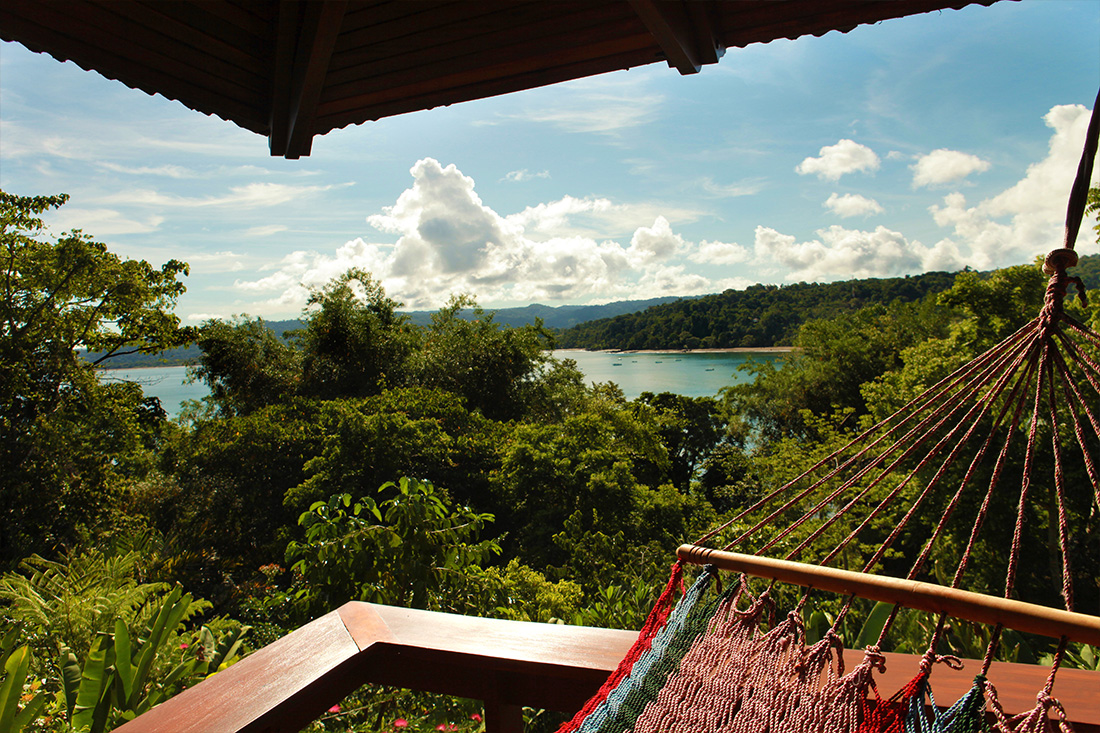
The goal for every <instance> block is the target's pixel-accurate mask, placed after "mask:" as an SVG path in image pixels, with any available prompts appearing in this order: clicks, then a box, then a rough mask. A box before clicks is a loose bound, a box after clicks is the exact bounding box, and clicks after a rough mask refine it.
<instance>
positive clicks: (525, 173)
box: [500, 168, 550, 183]
mask: <svg viewBox="0 0 1100 733" xmlns="http://www.w3.org/2000/svg"><path fill="white" fill-rule="evenodd" d="M549 177H550V171H539V172H538V173H532V172H531V171H529V170H527V169H526V168H523V169H521V170H518V171H509V172H508V173H506V174H505V175H504V178H502V179H500V180H502V181H511V182H512V183H522V182H523V181H531V180H534V179H536V178H549Z"/></svg>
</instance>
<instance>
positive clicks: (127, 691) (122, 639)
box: [115, 619, 134, 708]
mask: <svg viewBox="0 0 1100 733" xmlns="http://www.w3.org/2000/svg"><path fill="white" fill-rule="evenodd" d="M115 675H116V676H117V677H118V680H119V682H120V683H121V685H122V696H121V697H122V700H121V707H122V708H129V707H130V706H131V705H132V698H133V692H134V666H133V660H132V657H131V652H130V631H129V630H128V629H127V628H126V624H124V623H123V622H122V619H115Z"/></svg>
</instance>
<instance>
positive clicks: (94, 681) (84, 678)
mask: <svg viewBox="0 0 1100 733" xmlns="http://www.w3.org/2000/svg"><path fill="white" fill-rule="evenodd" d="M112 645H113V641H112V639H111V637H110V636H107V635H102V636H99V637H96V640H95V642H94V643H93V644H92V648H91V650H90V651H89V652H88V659H87V660H86V661H85V662H84V669H83V671H82V672H81V674H80V688H79V690H77V694H76V705H75V706H74V708H73V715H72V726H73V728H75V729H77V730H80V729H81V728H88V729H91V730H97V726H96V725H95V724H96V722H97V721H98V718H99V715H97V713H98V710H97V708H99V706H100V702H101V701H102V700H103V698H104V692H105V691H106V688H107V687H108V684H109V681H110V674H109V672H108V671H107V666H108V665H107V656H108V652H110V651H111V647H112Z"/></svg>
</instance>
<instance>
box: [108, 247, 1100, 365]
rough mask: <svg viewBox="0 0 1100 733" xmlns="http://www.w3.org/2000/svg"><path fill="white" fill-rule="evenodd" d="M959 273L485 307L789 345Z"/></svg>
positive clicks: (562, 320) (591, 327)
mask: <svg viewBox="0 0 1100 733" xmlns="http://www.w3.org/2000/svg"><path fill="white" fill-rule="evenodd" d="M1073 274H1075V275H1077V276H1078V277H1080V278H1081V279H1082V280H1083V281H1084V283H1085V287H1086V288H1087V289H1095V288H1100V255H1083V256H1081V257H1080V262H1079V263H1078V265H1077V267H1076V268H1075V269H1074V271H1073ZM954 280H955V273H950V272H929V273H924V274H923V275H913V276H906V277H896V278H866V279H862V280H846V281H842V282H834V283H795V284H791V285H782V286H780V285H753V286H751V287H749V288H746V289H745V290H727V291H725V292H723V293H715V294H713V295H702V296H687V297H663V298H649V299H646V300H622V301H616V302H614V303H607V304H604V305H559V306H549V305H542V304H540V303H533V304H531V305H528V306H522V307H516V308H496V309H491V308H490V309H486V310H488V311H490V312H492V313H493V314H494V318H495V320H496V322H497V323H500V324H502V325H505V326H511V327H519V326H524V325H527V324H529V323H531V324H533V323H534V322H535V320H536V319H537V318H541V319H542V321H543V325H545V326H546V327H547V328H550V329H553V330H554V331H556V332H557V345H558V346H559V347H562V348H587V349H684V348H688V349H697V348H729V347H750V348H751V347H765V346H782V345H789V344H790V343H791V341H792V340H793V338H794V335H795V334H796V333H797V332H798V327H799V326H801V324H802V323H803V322H804V321H806V320H808V319H811V318H821V317H826V316H830V315H835V314H837V313H839V312H840V311H844V310H856V309H858V308H862V307H864V306H866V305H870V304H871V303H876V302H878V303H889V302H892V301H894V300H898V299H900V300H902V301H910V300H917V299H919V298H922V297H924V296H925V295H927V294H928V293H930V292H939V291H942V290H946V289H947V288H949V287H951V285H952V283H954ZM434 312H435V311H402V313H404V314H405V315H407V316H408V317H409V320H410V322H412V323H413V324H415V325H418V326H426V325H428V324H429V323H431V316H432V313H434ZM265 323H266V324H267V326H268V328H270V329H271V330H272V331H274V332H275V333H277V334H279V335H280V336H285V334H286V333H287V332H288V331H294V330H297V329H300V328H303V327H304V324H303V323H302V322H301V321H300V320H297V319H291V320H283V321H265ZM198 358H199V349H198V347H197V346H194V345H191V346H188V347H185V348H179V349H172V350H170V351H166V352H163V353H161V354H131V355H128V356H124V357H116V358H112V359H111V360H110V364H109V366H106V367H105V368H112V369H124V368H131V367H147V366H170V365H180V364H192V363H195V362H197V361H198Z"/></svg>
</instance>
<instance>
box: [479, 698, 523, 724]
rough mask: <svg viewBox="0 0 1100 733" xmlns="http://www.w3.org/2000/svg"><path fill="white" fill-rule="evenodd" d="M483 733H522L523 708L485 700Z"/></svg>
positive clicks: (495, 700)
mask: <svg viewBox="0 0 1100 733" xmlns="http://www.w3.org/2000/svg"><path fill="white" fill-rule="evenodd" d="M485 733H523V708H522V707H520V706H519V705H507V704H504V703H502V702H500V700H499V699H496V698H493V699H488V700H485Z"/></svg>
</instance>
